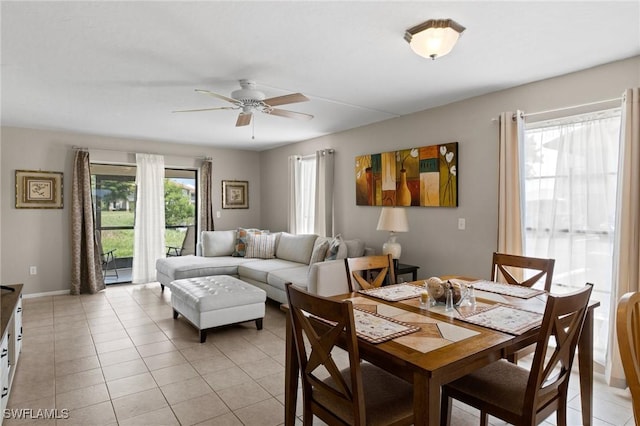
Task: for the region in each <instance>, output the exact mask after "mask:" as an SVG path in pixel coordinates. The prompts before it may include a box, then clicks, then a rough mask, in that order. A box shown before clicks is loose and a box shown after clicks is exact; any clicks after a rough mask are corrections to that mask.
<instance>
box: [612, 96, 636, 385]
mask: <svg viewBox="0 0 640 426" xmlns="http://www.w3.org/2000/svg"><path fill="white" fill-rule="evenodd" d="M619 158H620V159H619V165H618V167H619V169H618V195H617V202H616V205H617V209H616V211H617V214H616V221H615V227H616V236H615V242H614V256H613V277H612V282H613V285H612V289H611V304H610V309H611V313H612V314H611V315H610V316H609V317H610V324H609V342H608V349H607V355H608V356H607V363H606V368H605V373H606V378H607V382H608V383H609V384H610V385H612V386H617V387H624V386H626V383H625V382H626V380H625V376H624V371H623V369H622V363H621V361H620V352H619V350H618V339H617V338H616V333H615V321H614V313H615V310H616V308H617V303H618V300H620V297H622V296H623V295H624V294H625V293H627V292H630V291H640V88H638V87H636V88H633V89H627V90H626V91H625V93H624V95H623V100H622V124H621V132H620V155H619Z"/></svg>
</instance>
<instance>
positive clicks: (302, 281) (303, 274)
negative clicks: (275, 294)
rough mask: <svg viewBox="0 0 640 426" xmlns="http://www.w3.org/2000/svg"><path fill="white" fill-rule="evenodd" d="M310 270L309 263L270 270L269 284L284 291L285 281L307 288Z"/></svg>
mask: <svg viewBox="0 0 640 426" xmlns="http://www.w3.org/2000/svg"><path fill="white" fill-rule="evenodd" d="M308 270H309V267H308V266H307V265H302V266H298V267H296V268H287V269H279V270H277V271H274V272H270V273H269V274H268V275H267V284H269V285H270V286H272V287H275V288H277V289H279V290H282V291H284V284H285V283H293V285H295V286H298V287H300V288H302V289H305V290H306V289H307V286H308V278H307V276H308ZM345 293H346V292H345Z"/></svg>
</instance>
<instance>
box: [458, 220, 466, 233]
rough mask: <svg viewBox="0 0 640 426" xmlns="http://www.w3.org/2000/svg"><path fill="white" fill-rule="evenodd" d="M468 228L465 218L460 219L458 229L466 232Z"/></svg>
mask: <svg viewBox="0 0 640 426" xmlns="http://www.w3.org/2000/svg"><path fill="white" fill-rule="evenodd" d="M466 227H467V221H466V219H465V218H463V217H461V218H459V219H458V229H459V230H460V231H464V230H465V229H466Z"/></svg>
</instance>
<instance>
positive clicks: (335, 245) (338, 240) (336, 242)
mask: <svg viewBox="0 0 640 426" xmlns="http://www.w3.org/2000/svg"><path fill="white" fill-rule="evenodd" d="M340 244H342V236H341V235H340V234H338V235H336V236H335V237H334V238H333V240H331V243H329V249H328V250H327V256H326V257H325V258H324V260H336V259H337V258H338V250H340Z"/></svg>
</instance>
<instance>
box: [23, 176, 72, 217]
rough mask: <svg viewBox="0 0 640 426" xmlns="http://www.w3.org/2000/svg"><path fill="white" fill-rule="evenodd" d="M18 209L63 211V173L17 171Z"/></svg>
mask: <svg viewBox="0 0 640 426" xmlns="http://www.w3.org/2000/svg"><path fill="white" fill-rule="evenodd" d="M16 208H17V209H61V208H62V173H61V172H43V171H36V170H16Z"/></svg>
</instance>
